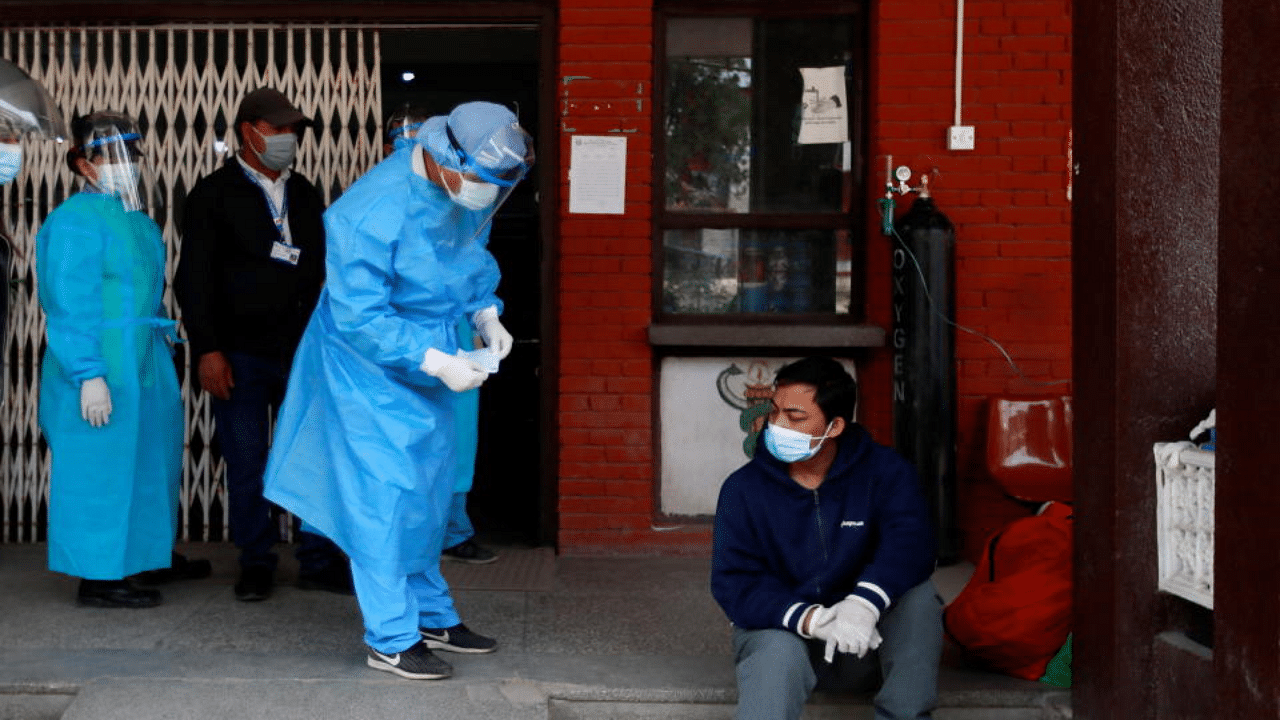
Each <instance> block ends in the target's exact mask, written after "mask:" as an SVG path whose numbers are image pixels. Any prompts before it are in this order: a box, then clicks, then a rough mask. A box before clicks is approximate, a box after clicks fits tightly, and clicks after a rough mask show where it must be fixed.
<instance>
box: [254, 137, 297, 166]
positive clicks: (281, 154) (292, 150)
mask: <svg viewBox="0 0 1280 720" xmlns="http://www.w3.org/2000/svg"><path fill="white" fill-rule="evenodd" d="M253 131H254V132H256V133H258V137H260V138H262V141H263V143H265V147H264V148H263V150H262V152H258V151H257V149H256V148H254V153H255V154H256V155H257V156H258V160H261V161H262V164H263V165H264V166H266V167H267V169H269V170H275V171H276V172H280V171H281V170H284V169H285V168H287V167H289V164H290V163H292V162H293V158H294V157H295V156H296V155H297V154H298V136H297V135H294V134H293V133H291V132H285V133H280V134H279V135H263V134H262V133H261V132H259V131H258V128H253Z"/></svg>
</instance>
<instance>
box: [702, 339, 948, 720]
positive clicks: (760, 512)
mask: <svg viewBox="0 0 1280 720" xmlns="http://www.w3.org/2000/svg"><path fill="white" fill-rule="evenodd" d="M857 392H858V385H857V383H856V382H855V381H854V379H853V378H852V376H850V375H849V373H848V372H847V371H846V370H845V369H844V367H843V366H842V365H841V364H840V363H839V362H837V361H835V360H833V359H832V358H824V357H811V358H805V359H803V360H798V361H796V362H794V363H791V364H789V365H786V366H784V367H783V368H782V369H780V370H779V371H778V374H777V376H776V379H775V389H774V394H773V398H772V400H771V407H770V411H769V424H768V425H767V426H766V427H765V430H764V432H763V433H761V435H760V439H759V442H758V445H757V446H756V451H755V454H754V455H753V456H752V459H751V461H750V462H748V463H747V464H746V465H744V466H742V467H741V468H739V469H738V470H737V471H735V472H734V473H733V474H732V475H730V476H729V477H728V479H727V480H725V482H724V484H723V485H722V486H721V488H720V498H719V502H718V503H717V505H716V517H715V529H714V534H713V544H712V555H711V593H712V595H714V596H715V599H716V601H717V602H719V603H720V606H721V607H722V608H723V609H724V612H725V614H726V615H728V617H729V620H730V621H731V622H732V623H733V626H734V630H733V649H734V654H735V661H736V662H735V664H736V667H737V676H738V711H737V714H736V716H735V717H737V718H738V720H750V719H754V718H760V719H761V720H764V719H766V718H767V719H768V720H783V719H785V718H791V719H794V720H798V719H799V717H800V715H801V711H802V710H803V708H804V703H805V701H806V700H807V699H808V697H809V694H810V693H811V692H812V691H813V690H814V688H815V687H822V688H823V689H832V690H834V689H858V690H868V689H871V688H872V687H875V686H876V685H878V686H879V690H878V692H877V693H876V696H875V716H876V720H924V719H926V718H929V717H931V715H930V713H931V712H932V711H933V707H934V705H935V704H936V700H937V690H938V661H939V658H940V656H941V654H942V602H941V600H939V599H938V595H937V591H936V590H935V589H934V587H933V583H932V582H931V581H930V579H929V576H930V574H931V573H932V572H933V568H934V562H935V554H934V542H933V528H932V525H931V523H930V520H929V509H928V505H927V503H926V502H925V498H924V495H923V493H921V491H920V484H919V481H918V479H917V477H916V471H915V469H914V468H912V467H911V465H910V463H908V462H907V461H906V460H903V459H902V457H901V456H899V455H898V454H897V453H895V452H893V450H890V449H889V448H886V447H884V446H882V445H879V444H878V443H876V442H875V441H874V440H872V439H871V436H870V435H868V434H867V431H866V430H864V429H863V428H862V427H861V426H860V425H858V424H857V423H855V422H854V421H853V410H854V404H855V400H856V396H857Z"/></svg>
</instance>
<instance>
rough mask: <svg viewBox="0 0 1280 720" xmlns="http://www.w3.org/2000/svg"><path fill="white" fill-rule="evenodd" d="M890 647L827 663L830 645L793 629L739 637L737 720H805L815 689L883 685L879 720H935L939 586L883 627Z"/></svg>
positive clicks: (914, 593)
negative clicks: (825, 652)
mask: <svg viewBox="0 0 1280 720" xmlns="http://www.w3.org/2000/svg"><path fill="white" fill-rule="evenodd" d="M877 629H879V631H880V636H881V637H882V638H884V642H883V643H882V644H881V645H880V649H879V650H875V651H872V652H869V653H867V654H866V655H864V656H863V657H862V659H858V658H856V657H854V656H853V655H846V654H839V653H838V654H836V656H835V659H834V660H833V661H832V662H831V663H827V662H826V661H825V660H823V658H822V654H823V649H824V648H823V645H824V644H823V643H822V642H821V641H818V640H805V639H804V638H802V637H800V636H799V635H797V634H795V633H793V632H790V631H787V630H776V629H769V630H740V629H738V628H734V631H733V651H734V657H735V662H736V666H737V675H738V711H737V714H736V715H735V716H734V717H736V718H737V720H798V719H799V717H800V713H801V711H802V710H803V708H804V704H805V702H806V701H808V699H809V696H810V695H811V694H812V693H813V691H814V690H815V689H820V690H824V691H826V690H852V691H864V692H865V691H868V690H872V689H875V688H876V687H877V686H879V690H878V691H877V692H876V695H875V699H874V703H875V710H876V718H877V720H928V718H930V717H931V713H932V712H933V709H934V707H935V706H936V705H937V703H938V663H939V661H940V659H941V657H942V599H941V598H939V597H938V591H937V589H935V588H934V586H933V581H932V580H926V581H924V582H923V583H921V584H919V585H917V586H915V587H914V588H912V589H910V590H908V591H907V592H906V593H905V594H903V596H902V597H900V598H898V602H896V603H895V604H894V605H893V606H892V607H890V608H889V611H888V612H886V613H885V614H883V615H882V616H881V617H880V623H879V625H878V626H877Z"/></svg>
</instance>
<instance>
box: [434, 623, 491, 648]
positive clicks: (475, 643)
mask: <svg viewBox="0 0 1280 720" xmlns="http://www.w3.org/2000/svg"><path fill="white" fill-rule="evenodd" d="M418 631H419V632H421V633H422V639H423V641H424V642H426V643H427V647H429V648H431V649H433V650H448V651H449V652H456V653H470V654H479V653H491V652H493V651H494V650H497V649H498V641H497V640H494V639H493V638H488V637H485V636H483V635H481V634H479V633H474V632H471V630H470V629H468V628H467V626H466V625H463V624H462V623H458V624H457V625H454V626H453V627H451V628H418Z"/></svg>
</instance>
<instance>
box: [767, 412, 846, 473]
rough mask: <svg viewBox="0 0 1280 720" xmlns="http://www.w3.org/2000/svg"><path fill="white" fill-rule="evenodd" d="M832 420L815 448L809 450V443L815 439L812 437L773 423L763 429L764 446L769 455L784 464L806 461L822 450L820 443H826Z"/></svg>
mask: <svg viewBox="0 0 1280 720" xmlns="http://www.w3.org/2000/svg"><path fill="white" fill-rule="evenodd" d="M833 422H835V421H834V420H832V421H831V422H830V423H827V429H826V430H824V431H823V433H822V438H821V439H820V440H818V445H817V446H816V447H813V448H810V447H809V443H811V442H813V440H815V439H816V438H815V437H814V436H813V435H806V434H805V433H802V432H800V431H799V430H792V429H791V428H784V427H778V426H777V425H774V424H773V423H769V424H768V425H766V426H765V428H764V446H765V449H766V450H768V451H769V454H770V455H772V456H774V457H776V458H778V459H779V460H781V461H782V462H784V463H793V462H800V461H802V460H808V459H809V458H811V457H813V456H814V455H817V454H818V451H819V450H821V449H822V443H824V442H826V441H827V433H829V432H831V423H833Z"/></svg>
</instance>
